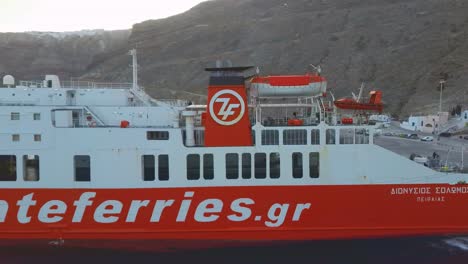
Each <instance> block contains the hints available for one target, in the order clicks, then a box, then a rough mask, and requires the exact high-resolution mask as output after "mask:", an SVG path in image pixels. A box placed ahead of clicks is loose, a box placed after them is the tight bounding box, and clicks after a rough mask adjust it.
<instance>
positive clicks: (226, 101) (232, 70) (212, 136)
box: [205, 62, 253, 147]
mask: <svg viewBox="0 0 468 264" xmlns="http://www.w3.org/2000/svg"><path fill="white" fill-rule="evenodd" d="M228 64H229V63H228ZM216 65H217V66H218V67H216V68H207V69H205V70H206V71H208V72H210V75H211V76H210V83H209V86H208V109H207V110H208V114H207V115H206V122H205V145H206V146H211V147H216V146H252V131H251V126H250V122H249V108H248V104H247V91H246V88H245V78H244V76H243V72H244V71H246V70H248V69H251V68H253V67H250V66H249V67H221V64H220V63H219V62H217V63H216Z"/></svg>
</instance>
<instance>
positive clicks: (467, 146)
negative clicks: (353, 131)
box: [374, 123, 468, 169]
mask: <svg viewBox="0 0 468 264" xmlns="http://www.w3.org/2000/svg"><path fill="white" fill-rule="evenodd" d="M387 132H392V133H397V134H418V135H419V136H420V137H423V136H427V135H430V134H425V133H420V132H411V131H408V130H404V129H401V128H399V127H398V126H397V125H396V124H393V123H392V125H391V126H390V127H389V128H386V129H383V131H382V133H387ZM374 143H375V144H376V145H379V146H381V147H384V148H386V149H388V150H390V151H393V152H395V153H398V154H400V155H402V156H405V157H408V158H409V156H410V155H411V154H413V153H414V154H419V155H421V156H432V153H434V152H437V154H439V156H440V158H441V160H442V162H445V161H446V160H447V155H448V161H449V162H454V163H457V164H459V165H461V162H462V149H464V152H463V156H464V157H463V158H464V159H463V160H464V161H463V163H464V164H463V168H465V169H466V168H468V140H465V139H460V138H458V137H451V138H445V137H441V138H440V140H437V138H435V140H434V141H433V142H424V141H421V140H417V139H407V138H401V137H393V136H379V137H376V138H375V139H374Z"/></svg>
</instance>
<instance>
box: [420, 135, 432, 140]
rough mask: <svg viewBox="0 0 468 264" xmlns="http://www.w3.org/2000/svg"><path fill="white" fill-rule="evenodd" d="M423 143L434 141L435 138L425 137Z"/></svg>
mask: <svg viewBox="0 0 468 264" xmlns="http://www.w3.org/2000/svg"><path fill="white" fill-rule="evenodd" d="M421 141H434V137H431V136H425V137H422V138H421Z"/></svg>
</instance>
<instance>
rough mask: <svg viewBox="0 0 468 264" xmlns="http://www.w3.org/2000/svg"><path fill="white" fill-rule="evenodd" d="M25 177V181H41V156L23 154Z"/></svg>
mask: <svg viewBox="0 0 468 264" xmlns="http://www.w3.org/2000/svg"><path fill="white" fill-rule="evenodd" d="M23 166H24V167H23V174H24V175H23V177H24V180H25V181H39V156H38V155H24V156H23Z"/></svg>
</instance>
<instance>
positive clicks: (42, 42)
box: [0, 30, 130, 80]
mask: <svg viewBox="0 0 468 264" xmlns="http://www.w3.org/2000/svg"><path fill="white" fill-rule="evenodd" d="M129 36H130V30H120V31H110V32H109V31H103V30H99V31H79V32H67V33H57V32H29V33H0V77H1V76H3V75H5V74H12V75H13V76H15V77H16V78H17V79H20V80H29V79H33V80H41V79H42V78H43V75H45V74H57V75H59V76H60V77H61V78H62V79H67V78H69V77H78V76H81V75H83V74H85V73H86V72H87V71H88V70H89V68H90V67H92V65H93V64H94V63H100V62H102V61H101V59H100V58H101V56H103V55H104V54H107V53H110V52H112V51H115V50H119V49H123V50H126V49H127V48H126V47H127V45H128V37H129Z"/></svg>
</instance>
